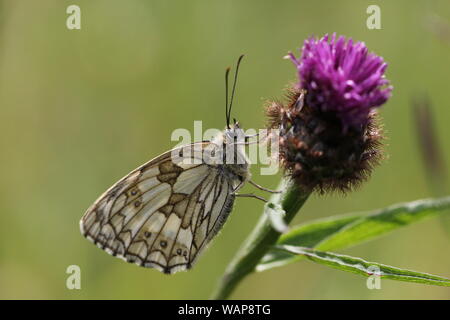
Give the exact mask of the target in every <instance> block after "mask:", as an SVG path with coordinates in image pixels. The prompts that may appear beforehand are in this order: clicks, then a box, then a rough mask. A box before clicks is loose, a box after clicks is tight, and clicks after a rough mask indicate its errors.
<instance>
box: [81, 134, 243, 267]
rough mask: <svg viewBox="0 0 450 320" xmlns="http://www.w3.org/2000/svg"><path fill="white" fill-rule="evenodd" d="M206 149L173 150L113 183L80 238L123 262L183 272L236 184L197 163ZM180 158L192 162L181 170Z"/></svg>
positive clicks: (227, 206) (219, 221)
mask: <svg viewBox="0 0 450 320" xmlns="http://www.w3.org/2000/svg"><path fill="white" fill-rule="evenodd" d="M194 145H197V147H198V146H200V151H198V150H199V148H196V147H194V148H192V146H194ZM208 145H210V144H209V143H207V142H203V143H199V144H193V145H188V146H184V147H180V148H177V149H174V150H172V151H169V152H167V153H165V154H162V155H161V156H159V157H157V158H155V159H153V160H150V161H149V162H148V163H146V164H144V165H142V166H141V167H139V168H137V169H135V170H134V171H132V172H131V173H130V174H128V175H127V176H125V177H124V178H122V179H121V180H119V181H118V182H117V183H116V184H115V185H113V186H112V187H111V188H110V189H109V190H107V191H106V192H105V193H104V194H103V195H102V196H100V198H99V199H98V200H97V201H96V202H95V203H94V204H93V205H92V206H91V207H90V208H89V209H88V210H87V211H86V213H85V214H84V216H83V217H82V219H81V221H80V229H81V232H82V234H83V235H84V236H85V237H86V238H87V239H89V240H90V241H92V242H94V243H95V244H96V245H97V246H98V247H100V248H102V249H104V250H105V251H106V252H108V253H109V254H112V255H113V256H117V257H119V258H122V259H124V260H125V261H127V262H133V263H136V264H138V265H140V266H144V267H149V268H156V269H158V270H159V271H162V272H165V273H175V272H177V271H181V270H186V269H189V268H190V267H191V266H192V265H193V263H194V262H195V260H196V258H197V257H198V256H199V254H200V252H201V250H202V249H204V248H205V247H206V245H207V244H208V242H209V241H210V240H211V239H212V238H213V237H214V235H216V234H217V232H218V231H219V230H220V228H221V227H222V225H223V224H224V223H225V220H226V218H227V217H228V215H229V213H230V212H231V209H232V206H233V202H234V193H233V190H234V188H235V187H236V182H235V181H232V180H231V179H230V178H229V177H227V176H226V175H224V174H222V173H221V171H220V170H217V168H216V167H215V166H212V165H208V164H206V163H204V162H203V161H202V159H203V158H202V150H204V149H205V148H206V147H207V146H208ZM188 148H189V149H188ZM192 150H194V151H193V152H192V154H191V151H192ZM174 154H179V155H180V156H179V157H178V158H177V157H175V158H174V157H173V155H174ZM183 155H189V157H190V159H196V160H197V161H196V162H195V161H191V163H190V164H185V159H186V156H183Z"/></svg>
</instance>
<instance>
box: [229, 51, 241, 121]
mask: <svg viewBox="0 0 450 320" xmlns="http://www.w3.org/2000/svg"><path fill="white" fill-rule="evenodd" d="M242 58H244V55H243V54H241V56H240V57H239V59H238V61H237V64H236V71H235V72H234V82H233V90H232V91H231V99H230V107H229V108H228V116H227V119H228V122H229V120H230V117H231V107H232V106H233V98H234V91H235V90H236V83H237V77H238V72H239V66H240V64H241V60H242Z"/></svg>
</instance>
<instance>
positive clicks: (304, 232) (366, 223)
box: [256, 197, 450, 271]
mask: <svg viewBox="0 0 450 320" xmlns="http://www.w3.org/2000/svg"><path fill="white" fill-rule="evenodd" d="M448 209H450V197H445V198H439V199H427V200H418V201H413V202H408V203H402V204H397V205H393V206H390V207H388V208H385V209H379V210H376V211H374V212H372V213H369V214H366V215H361V214H359V215H358V214H354V215H344V216H335V217H331V218H328V219H325V220H318V221H313V222H311V223H307V224H303V225H300V226H298V227H294V228H292V230H291V231H290V232H288V233H286V234H284V235H282V236H281V237H280V239H279V240H278V242H277V245H285V244H287V245H294V246H304V247H311V248H316V249H319V250H337V249H344V248H348V247H351V246H354V245H357V244H360V243H362V242H365V241H368V240H372V239H374V238H376V237H379V236H382V235H384V234H387V233H389V232H391V231H394V230H396V229H398V228H401V227H404V226H407V225H409V224H412V223H415V222H419V221H421V220H423V219H425V218H428V217H432V216H434V215H436V214H440V213H449V211H448ZM446 210H447V211H446ZM300 259H302V257H301V256H292V255H288V254H286V253H285V252H279V251H278V250H271V251H269V252H268V253H267V254H266V255H265V256H264V257H263V259H262V260H261V262H260V263H259V265H258V266H257V268H256V270H257V271H264V270H267V269H271V268H274V267H279V266H283V265H286V264H289V263H292V262H295V261H298V260H300Z"/></svg>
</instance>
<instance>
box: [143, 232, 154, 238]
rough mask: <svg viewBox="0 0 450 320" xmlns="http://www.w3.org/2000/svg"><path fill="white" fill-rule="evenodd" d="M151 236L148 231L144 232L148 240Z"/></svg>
mask: <svg viewBox="0 0 450 320" xmlns="http://www.w3.org/2000/svg"><path fill="white" fill-rule="evenodd" d="M151 235H152V233H151V232H148V231H145V232H144V236H145V237H146V238H150V237H151Z"/></svg>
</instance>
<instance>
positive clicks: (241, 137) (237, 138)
mask: <svg viewBox="0 0 450 320" xmlns="http://www.w3.org/2000/svg"><path fill="white" fill-rule="evenodd" d="M233 121H234V124H232V125H230V126H227V127H226V128H225V131H224V132H223V143H225V144H233V143H238V144H245V132H244V130H243V129H242V128H241V127H240V125H239V122H237V121H236V119H233Z"/></svg>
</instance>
